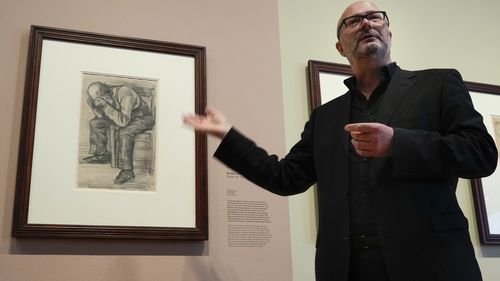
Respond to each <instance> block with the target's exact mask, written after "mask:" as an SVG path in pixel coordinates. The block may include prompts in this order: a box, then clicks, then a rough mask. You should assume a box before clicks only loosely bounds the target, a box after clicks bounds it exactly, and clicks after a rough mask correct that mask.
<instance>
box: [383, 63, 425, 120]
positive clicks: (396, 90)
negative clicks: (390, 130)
mask: <svg viewBox="0 0 500 281" xmlns="http://www.w3.org/2000/svg"><path fill="white" fill-rule="evenodd" d="M414 78H415V75H414V74H413V72H411V71H406V70H402V69H398V70H397V71H396V72H395V73H394V76H393V77H392V79H391V82H390V83H389V85H388V86H387V90H386V92H385V94H384V95H385V97H384V99H383V101H382V104H381V106H380V109H381V111H380V112H379V113H378V115H377V120H376V121H377V122H379V123H383V124H388V123H389V122H390V120H391V118H392V116H393V115H394V112H395V111H396V109H398V108H399V105H400V104H401V102H402V101H403V100H404V99H405V98H406V97H407V94H408V91H409V90H410V88H411V86H412V85H413V84H414V83H415V79H414Z"/></svg>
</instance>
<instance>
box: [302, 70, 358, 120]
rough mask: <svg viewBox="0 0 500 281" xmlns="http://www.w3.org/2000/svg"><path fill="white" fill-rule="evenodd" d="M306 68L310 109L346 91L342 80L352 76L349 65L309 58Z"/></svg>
mask: <svg viewBox="0 0 500 281" xmlns="http://www.w3.org/2000/svg"><path fill="white" fill-rule="evenodd" d="M307 69H308V74H309V103H310V108H311V110H313V109H314V108H316V107H318V106H320V105H322V104H323V103H326V102H328V101H329V100H332V99H334V98H336V97H338V96H340V95H343V94H345V93H346V92H347V90H348V89H347V87H346V86H345V85H344V82H343V81H344V80H345V79H346V78H348V77H349V76H352V71H351V67H350V66H348V65H345V64H338V63H331V62H323V61H315V60H310V61H309V62H308V67H307Z"/></svg>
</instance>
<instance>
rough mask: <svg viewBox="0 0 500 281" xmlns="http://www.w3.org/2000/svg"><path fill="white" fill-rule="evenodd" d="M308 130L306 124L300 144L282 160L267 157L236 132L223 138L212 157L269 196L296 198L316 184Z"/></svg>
mask: <svg viewBox="0 0 500 281" xmlns="http://www.w3.org/2000/svg"><path fill="white" fill-rule="evenodd" d="M310 128H311V123H310V122H308V123H307V124H306V126H305V129H304V132H303V133H302V135H301V139H300V140H299V142H297V144H295V145H294V146H293V148H292V149H291V150H290V152H289V153H288V154H287V155H286V156H285V157H284V158H283V159H278V156H276V155H269V154H268V153H267V152H266V151H265V150H264V149H262V148H260V147H258V146H257V145H256V144H255V143H254V142H253V141H252V140H250V139H248V138H247V137H245V136H243V135H242V134H241V133H240V132H238V131H237V130H236V129H235V128H232V129H231V130H230V131H229V132H228V134H227V135H226V136H225V137H224V139H223V140H222V142H221V144H220V145H219V147H218V148H217V150H216V152H215V154H214V156H215V158H217V159H219V160H220V161H221V162H223V163H224V164H225V165H227V166H228V167H229V168H231V169H233V170H235V171H236V172H238V173H240V174H241V175H243V176H244V177H245V178H247V179H248V180H250V181H251V182H253V183H255V184H257V185H259V186H260V187H263V188H264V189H266V190H268V191H270V192H272V193H275V194H279V195H293V194H298V193H301V192H304V191H306V190H307V189H308V188H309V187H310V186H311V185H312V184H314V182H315V181H316V175H315V169H314V161H313V152H312V138H311V136H312V133H311V129H310Z"/></svg>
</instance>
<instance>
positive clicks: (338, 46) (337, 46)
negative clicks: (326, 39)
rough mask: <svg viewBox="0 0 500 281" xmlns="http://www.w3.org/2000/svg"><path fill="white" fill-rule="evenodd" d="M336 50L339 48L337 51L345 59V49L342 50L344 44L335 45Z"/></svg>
mask: <svg viewBox="0 0 500 281" xmlns="http://www.w3.org/2000/svg"><path fill="white" fill-rule="evenodd" d="M335 48H337V51H339V54H340V55H341V56H343V57H345V55H344V48H342V44H340V42H338V41H337V43H335Z"/></svg>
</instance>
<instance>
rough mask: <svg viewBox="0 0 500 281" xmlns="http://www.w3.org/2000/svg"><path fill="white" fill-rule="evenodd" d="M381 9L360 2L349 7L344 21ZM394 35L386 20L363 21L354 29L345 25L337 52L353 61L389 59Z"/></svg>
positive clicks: (340, 35)
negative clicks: (374, 58)
mask: <svg viewBox="0 0 500 281" xmlns="http://www.w3.org/2000/svg"><path fill="white" fill-rule="evenodd" d="M375 11H379V9H378V8H377V7H376V6H375V5H373V4H371V3H369V2H358V3H355V4H353V5H351V6H349V7H348V8H347V9H346V10H345V11H344V13H343V14H342V16H341V19H340V21H339V25H340V24H342V20H343V19H345V18H348V17H351V16H356V15H366V14H368V13H370V12H375ZM391 38H392V34H391V32H390V31H389V26H388V22H387V21H386V20H385V19H384V20H381V21H377V22H373V21H370V20H368V19H363V20H361V22H360V23H359V24H358V25H356V26H353V27H347V26H345V25H343V26H342V27H341V28H340V31H339V42H337V45H336V47H337V50H338V51H339V52H340V54H341V55H343V56H345V57H347V59H349V61H351V59H359V58H365V57H369V56H379V57H381V58H385V57H388V55H389V52H390V45H391Z"/></svg>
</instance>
